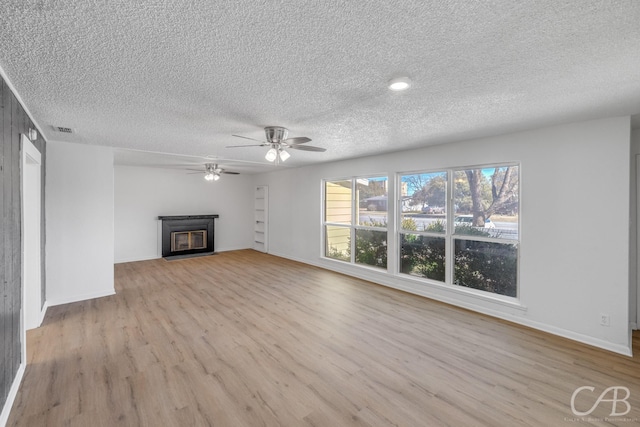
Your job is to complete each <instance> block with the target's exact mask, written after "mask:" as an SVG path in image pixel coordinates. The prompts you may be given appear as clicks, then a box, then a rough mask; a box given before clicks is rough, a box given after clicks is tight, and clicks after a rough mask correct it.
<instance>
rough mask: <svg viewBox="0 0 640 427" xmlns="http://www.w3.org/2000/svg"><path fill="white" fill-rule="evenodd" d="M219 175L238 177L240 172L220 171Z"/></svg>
mask: <svg viewBox="0 0 640 427" xmlns="http://www.w3.org/2000/svg"><path fill="white" fill-rule="evenodd" d="M220 173H226V174H227V175H240V172H231V171H222V172H220Z"/></svg>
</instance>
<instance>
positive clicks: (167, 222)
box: [158, 215, 219, 258]
mask: <svg viewBox="0 0 640 427" xmlns="http://www.w3.org/2000/svg"><path fill="white" fill-rule="evenodd" d="M218 217H219V216H218V215H178V216H159V217H158V219H159V220H161V221H162V257H163V258H175V257H180V258H183V257H188V256H197V255H211V254H213V253H214V252H215V247H214V241H215V240H214V236H215V234H214V230H215V227H214V220H215V219H216V218H218Z"/></svg>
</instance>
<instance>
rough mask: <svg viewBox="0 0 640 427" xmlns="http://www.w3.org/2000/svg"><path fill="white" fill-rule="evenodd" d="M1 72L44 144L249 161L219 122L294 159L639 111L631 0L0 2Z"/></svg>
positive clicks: (259, 154) (639, 20) (638, 4)
mask: <svg viewBox="0 0 640 427" xmlns="http://www.w3.org/2000/svg"><path fill="white" fill-rule="evenodd" d="M0 67H1V68H2V70H3V71H4V73H5V74H6V75H7V77H8V78H9V80H10V82H11V83H12V84H13V86H14V87H15V89H16V90H17V92H18V94H19V95H20V97H21V98H22V100H23V101H24V103H25V104H26V107H27V108H28V110H29V111H30V112H31V114H32V115H33V117H34V119H35V121H36V122H37V123H38V125H39V126H40V129H41V130H42V131H43V132H44V134H45V136H46V138H47V139H48V140H60V141H72V142H81V143H86V144H94V145H105V146H112V147H120V148H129V149H135V150H143V151H152V152H156V153H175V154H181V155H187V156H205V155H210V156H216V157H217V158H218V159H221V160H220V162H221V163H224V161H228V162H229V163H232V164H240V163H242V162H244V161H246V162H256V163H246V165H247V168H248V169H247V171H248V170H250V169H252V168H254V167H256V168H255V169H253V170H256V171H257V170H260V168H259V165H260V164H267V162H266V161H265V160H264V158H263V156H264V153H265V151H266V150H265V149H264V148H258V147H253V148H238V149H229V148H225V146H226V145H232V144H233V145H237V144H244V143H248V144H251V141H247V140H242V139H238V138H234V137H232V136H231V135H232V134H241V135H244V136H248V137H252V138H257V139H263V132H262V128H263V127H264V126H267V125H280V126H286V127H288V128H289V129H290V136H308V137H310V138H311V139H312V140H313V142H312V143H311V145H315V146H320V147H324V148H326V149H327V151H326V152H325V153H315V152H302V151H295V152H292V157H291V159H290V160H288V161H287V165H292V166H297V165H303V164H309V163H313V162H326V161H330V160H337V159H342V158H350V157H356V156H364V155H371V154H376V153H381V152H387V151H396V150H404V149H409V148H413V147H420V146H425V145H429V144H439V143H444V142H449V141H454V140H460V139H466V138H473V137H477V136H486V135H491V134H497V133H504V132H509V131H515V130H521V129H528V128H532V127H538V126H543V125H551V124H556V123H562V122H568V121H577V120H584V119H591V118H597V117H607V116H613V115H627V114H637V113H640V1H635V0H630V1H587V0H575V1H559V0H548V1H545V0H540V1H527V2H514V1H512V0H508V1H477V2H476V1H468V0H457V1H452V0H438V1H424V0H417V1H408V0H404V1H399V0H371V1H366V2H346V1H343V0H340V1H337V0H324V1H322V2H316V1H300V0H275V1H269V0H263V1H256V0H247V1H243V0H233V1H215V2H205V1H202V2H198V1H184V2H181V1H166V0H155V1H122V0H120V1H117V0H116V1H98V0H84V1H71V0H37V1H30V0H3V1H2V2H1V3H0ZM399 75H407V76H409V77H410V78H411V80H412V81H413V85H412V87H411V88H410V90H409V91H406V92H402V93H394V92H390V91H389V90H388V89H387V87H386V86H387V82H388V80H389V79H391V78H393V77H396V76H399ZM52 126H63V127H69V128H72V129H73V131H74V133H73V134H72V135H65V134H62V133H58V132H54V131H53V129H52ZM152 157H153V156H152ZM159 157H161V156H159V155H155V157H153V160H152V161H151V162H152V163H153V162H155V161H157V160H158V159H159ZM118 159H120V160H119V161H121V162H123V163H127V162H128V163H135V162H136V161H137V162H144V160H143V159H144V156H141V155H140V153H135V154H134V155H133V156H132V157H131V158H130V159H129V161H127V160H126V159H127V156H126V155H125V154H123V153H120V155H119V156H118ZM131 159H138V160H136V161H134V160H131ZM182 159H184V157H182ZM191 159H193V158H191ZM233 162H235V163H233ZM177 163H179V162H178V161H177Z"/></svg>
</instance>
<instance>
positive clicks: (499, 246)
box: [323, 164, 520, 298]
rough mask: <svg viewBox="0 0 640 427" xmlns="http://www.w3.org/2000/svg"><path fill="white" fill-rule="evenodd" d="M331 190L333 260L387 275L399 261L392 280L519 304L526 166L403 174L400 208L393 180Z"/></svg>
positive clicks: (328, 232) (328, 213) (334, 185)
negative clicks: (407, 278) (522, 169)
mask: <svg viewBox="0 0 640 427" xmlns="http://www.w3.org/2000/svg"><path fill="white" fill-rule="evenodd" d="M323 184H324V213H323V215H324V216H323V228H324V239H325V240H324V254H323V255H324V256H325V257H327V258H332V259H335V260H338V261H342V262H347V263H351V264H359V265H366V266H371V267H377V268H380V269H385V270H386V269H387V267H388V265H387V264H388V263H387V261H388V256H391V258H390V259H391V260H392V262H391V263H390V264H389V270H390V272H391V273H392V274H400V275H408V276H411V277H412V278H414V279H418V280H422V281H425V282H426V281H428V282H429V283H434V282H439V283H440V284H442V285H443V286H449V287H458V289H459V288H469V289H474V290H476V291H482V292H488V293H491V294H493V295H500V296H505V297H510V298H517V297H518V257H519V250H520V240H519V239H520V236H519V213H520V212H519V210H520V171H519V166H518V165H516V164H512V165H509V164H507V165H487V166H479V167H472V168H452V169H447V170H435V171H422V172H411V173H403V174H398V175H397V176H396V177H395V179H394V184H395V187H394V188H395V190H396V191H395V197H394V199H395V201H394V202H393V203H392V204H389V201H388V184H389V182H388V178H387V177H380V176H376V177H355V178H350V179H342V180H334V181H328V180H327V181H324V183H323ZM389 209H394V210H392V211H389ZM389 212H391V213H394V215H392V219H393V222H394V224H397V226H396V229H395V230H394V233H395V234H394V235H392V236H394V239H393V245H391V247H395V248H397V249H396V250H395V251H394V252H393V253H391V254H388V253H387V251H388V248H389V247H388V245H387V239H388V224H387V222H388V214H389ZM473 292H475V291H473Z"/></svg>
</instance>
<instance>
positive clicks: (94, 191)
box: [46, 142, 114, 306]
mask: <svg viewBox="0 0 640 427" xmlns="http://www.w3.org/2000/svg"><path fill="white" fill-rule="evenodd" d="M47 156H48V162H47V182H46V207H47V208H46V211H47V213H46V218H47V263H46V265H47V303H48V304H49V305H50V306H52V305H58V304H65V303H69V302H74V301H81V300H86V299H90V298H97V297H101V296H105V295H111V294H113V293H114V286H113V280H114V274H113V223H114V220H113V187H114V185H113V152H112V150H111V149H110V148H105V147H96V146H90V145H84V144H71V143H67V142H50V143H49V144H48V145H47Z"/></svg>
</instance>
